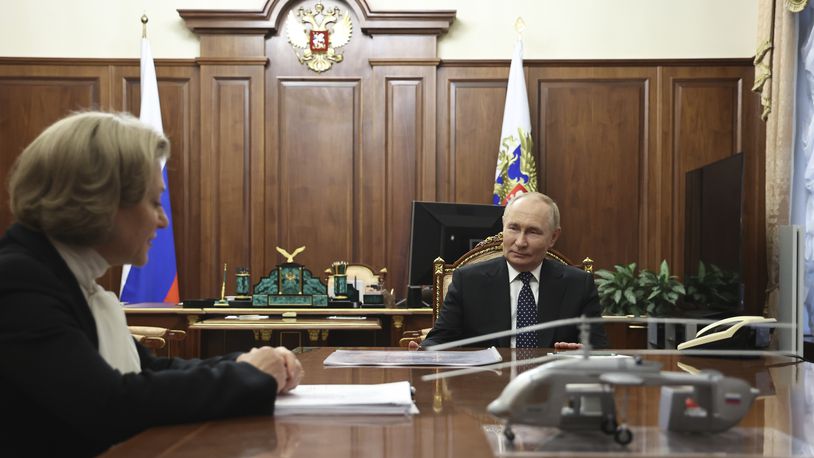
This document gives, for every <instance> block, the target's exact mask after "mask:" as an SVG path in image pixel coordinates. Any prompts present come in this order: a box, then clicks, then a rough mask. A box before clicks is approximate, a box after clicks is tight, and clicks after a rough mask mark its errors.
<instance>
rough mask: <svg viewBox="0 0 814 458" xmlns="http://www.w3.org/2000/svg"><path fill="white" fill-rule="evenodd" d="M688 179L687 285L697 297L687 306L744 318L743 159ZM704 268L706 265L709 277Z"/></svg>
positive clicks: (740, 156)
mask: <svg viewBox="0 0 814 458" xmlns="http://www.w3.org/2000/svg"><path fill="white" fill-rule="evenodd" d="M686 179H687V181H686V189H685V191H686V194H685V203H686V206H685V209H686V210H685V215H684V216H685V224H684V283H685V286H687V287H692V290H693V292H695V293H696V294H694V295H693V294H688V295H687V297H686V298H685V303H689V304H692V305H694V306H696V307H699V308H700V309H704V310H707V311H710V312H712V311H718V312H724V315H726V314H727V313H726V312H729V313H730V314H731V313H735V312H740V311H741V310H742V309H743V259H742V255H741V252H742V243H743V242H742V240H743V234H742V224H741V218H742V212H743V198H742V194H743V154H742V153H738V154H734V155H732V156H728V157H726V158H724V159H721V160H718V161H715V162H713V163H711V164H707V165H704V166H702V167H699V168H697V169H694V170H690V171H688V172H687V175H686ZM699 262H702V263H703V264H704V269H705V271H706V272H705V274H704V275H703V276H701V275H700V272H699ZM693 296H695V297H693ZM724 315H722V316H724Z"/></svg>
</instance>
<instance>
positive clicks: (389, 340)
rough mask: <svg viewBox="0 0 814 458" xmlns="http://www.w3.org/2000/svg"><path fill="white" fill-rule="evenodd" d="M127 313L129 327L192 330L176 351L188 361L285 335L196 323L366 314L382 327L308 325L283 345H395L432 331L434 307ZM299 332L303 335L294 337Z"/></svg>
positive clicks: (134, 308) (157, 306) (151, 308)
mask: <svg viewBox="0 0 814 458" xmlns="http://www.w3.org/2000/svg"><path fill="white" fill-rule="evenodd" d="M124 311H125V315H126V316H127V324H129V325H131V326H160V327H165V328H170V329H181V330H184V331H187V338H186V339H184V341H182V342H180V345H178V348H173V349H172V352H173V353H172V354H174V355H180V356H181V357H184V358H200V357H207V356H213V355H216V354H222V353H224V352H228V351H236V350H240V351H246V350H248V349H249V348H251V347H252V346H257V345H269V344H272V343H273V344H277V345H279V342H280V339H279V337H280V336H279V334H280V333H281V332H277V334H278V335H276V336H272V335H271V330H270V329H267V330H266V332H265V333H261V332H258V333H256V334H255V333H254V332H253V331H254V329H252V328H251V327H247V326H241V327H238V328H232V329H229V328H227V327H221V328H220V331H217V330H214V329H215V328H202V327H200V326H198V327H196V328H193V327H192V326H193V325H195V324H196V323H200V322H203V321H207V322H209V320H212V319H223V318H224V317H226V316H227V315H268V316H269V319H281V318H285V317H284V316H283V315H284V314H285V315H286V316H287V315H291V314H293V315H295V317H296V318H297V319H298V320H306V321H307V320H312V319H315V320H321V319H325V318H327V317H329V316H351V317H352V316H363V317H365V318H366V320H365V321H368V323H373V322H377V323H378V326H379V327H378V328H374V327H373V326H371V325H369V324H366V325H360V326H358V327H357V328H356V329H354V328H353V327H352V326H348V323H346V324H345V325H341V326H335V327H330V328H326V327H321V328H313V329H308V328H305V327H303V328H301V330H296V331H295V330H294V329H293V328H292V327H289V328H288V329H289V331H284V332H286V334H287V335H286V339H285V343H284V344H285V345H286V346H289V348H295V347H298V346H303V345H311V346H317V345H332V346H360V345H375V346H378V345H381V346H385V347H391V346H393V347H396V346H398V342H399V339H401V337H402V334H403V333H404V331H406V330H418V329H422V328H429V327H432V309H430V308H355V309H354V308H321V307H303V308H228V307H207V308H182V307H179V306H177V305H175V304H167V303H142V304H129V305H127V306H125V308H124ZM337 321H347V320H337ZM304 322H305V321H304ZM203 329H207V330H208V332H206V333H203V332H202V330H203ZM332 330H335V331H337V332H334V331H332ZM312 331H313V332H312ZM323 331H325V332H323ZM295 332H296V333H299V335H298V336H293V334H294V333H295ZM328 334H330V338H329V335H328ZM253 337H256V338H253ZM289 337H290V338H289ZM264 338H265V339H264Z"/></svg>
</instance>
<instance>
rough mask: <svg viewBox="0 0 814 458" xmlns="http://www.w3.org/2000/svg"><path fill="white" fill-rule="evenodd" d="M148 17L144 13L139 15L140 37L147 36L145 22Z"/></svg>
mask: <svg viewBox="0 0 814 458" xmlns="http://www.w3.org/2000/svg"><path fill="white" fill-rule="evenodd" d="M148 21H149V19H148V18H147V15H146V14H142V15H141V38H147V22H148Z"/></svg>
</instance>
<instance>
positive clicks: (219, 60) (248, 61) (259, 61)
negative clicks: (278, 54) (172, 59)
mask: <svg viewBox="0 0 814 458" xmlns="http://www.w3.org/2000/svg"><path fill="white" fill-rule="evenodd" d="M195 62H197V63H198V64H199V65H259V66H262V67H265V66H266V65H268V63H269V58H268V57H236V58H231V57H199V58H198V59H195Z"/></svg>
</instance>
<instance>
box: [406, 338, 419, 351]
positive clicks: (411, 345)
mask: <svg viewBox="0 0 814 458" xmlns="http://www.w3.org/2000/svg"><path fill="white" fill-rule="evenodd" d="M407 349H408V350H410V351H415V350H421V345H419V344H418V342H416V341H415V340H411V341H410V342H409V343H407Z"/></svg>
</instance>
